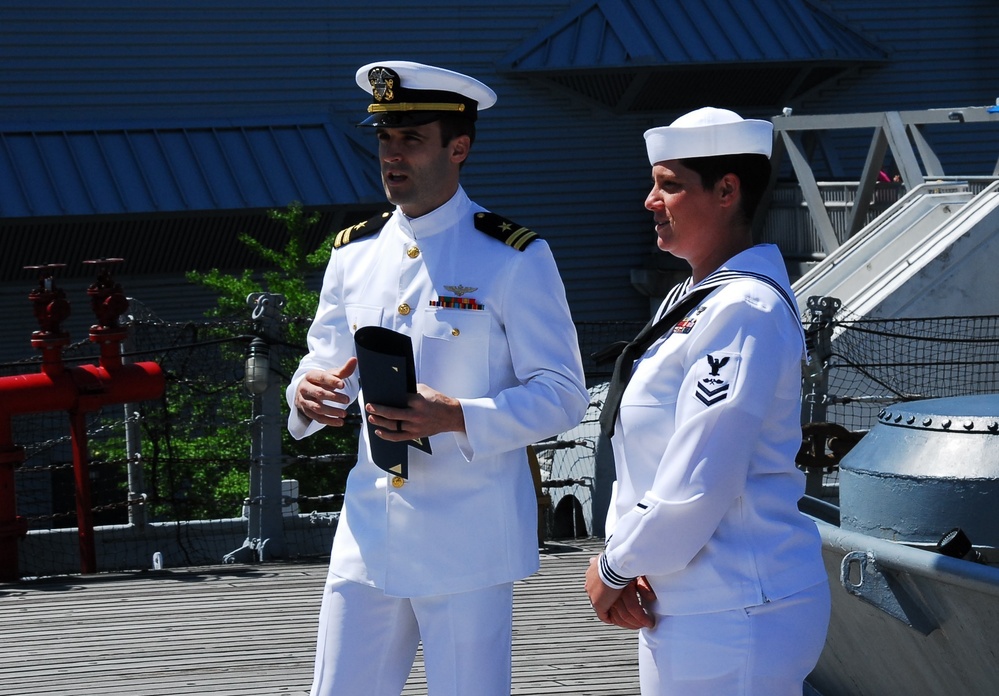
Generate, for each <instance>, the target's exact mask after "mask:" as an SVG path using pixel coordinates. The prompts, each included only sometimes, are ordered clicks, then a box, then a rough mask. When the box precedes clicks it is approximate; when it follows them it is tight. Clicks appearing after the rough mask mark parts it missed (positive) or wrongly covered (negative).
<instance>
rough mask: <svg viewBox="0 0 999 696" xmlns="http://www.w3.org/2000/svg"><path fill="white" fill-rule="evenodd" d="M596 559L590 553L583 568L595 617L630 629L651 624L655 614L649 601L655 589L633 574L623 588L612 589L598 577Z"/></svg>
mask: <svg viewBox="0 0 999 696" xmlns="http://www.w3.org/2000/svg"><path fill="white" fill-rule="evenodd" d="M598 562H599V557H598V556H594V557H593V558H591V559H590V566H589V567H588V568H587V569H586V594H588V595H589V597H590V605H591V606H592V607H593V611H594V612H596V615H597V618H598V619H600V620H601V621H603V622H604V623H609V624H613V625H614V626H620V627H621V628H629V629H632V630H637V629H639V628H652V627H653V626H655V623H656V621H655V617H654V615H653V614H652V610H651V609H650V606H649V605H650V604H651V603H652V602H653V601H654V600H655V598H656V593H655V592H654V591H653V589H652V587H651V586H650V585H649V582H648V580H646V579H645V578H644V577H642V578H636V579H635V580H632V581H631V582H630V583H629V584H628V585H627V586H625V587H624V588H622V589H620V590H618V589H615V588H613V587H611V586H609V585H606V584H604V581H603V580H601V579H600V572H599V571H598V570H597V565H598Z"/></svg>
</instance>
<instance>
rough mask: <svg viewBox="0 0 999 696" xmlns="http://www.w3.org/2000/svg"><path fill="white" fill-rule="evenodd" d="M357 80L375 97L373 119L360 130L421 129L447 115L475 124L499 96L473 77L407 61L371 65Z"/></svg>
mask: <svg viewBox="0 0 999 696" xmlns="http://www.w3.org/2000/svg"><path fill="white" fill-rule="evenodd" d="M355 80H356V81H357V86H358V87H360V88H361V89H363V90H364V91H365V92H367V93H368V94H370V95H371V97H372V103H371V105H370V106H368V114H369V116H368V117H367V118H366V119H364V120H363V121H361V123H359V124H357V125H359V126H376V127H383V128H399V127H401V126H419V125H423V124H424V123H430V122H432V121H436V120H437V119H439V118H440V117H441V116H442V115H443V114H445V113H456V114H459V115H461V116H464V117H465V118H468V119H471V120H472V121H474V120H475V119H476V118H477V117H478V112H479V111H481V110H482V109H488V108H489V107H490V106H492V105H493V104H495V103H496V93H495V92H493V91H492V90H491V89H489V87H487V86H486V85H484V84H482V83H481V82H479V81H478V80H476V79H475V78H473V77H469V76H468V75H462V74H461V73H458V72H454V71H453V70H445V69H444V68H438V67H434V66H433V65H423V64H422V63H413V62H410V61H406V60H385V61H379V62H377V63H368V64H367V65H365V66H362V67H361V68H359V69H358V71H357V74H356V75H355Z"/></svg>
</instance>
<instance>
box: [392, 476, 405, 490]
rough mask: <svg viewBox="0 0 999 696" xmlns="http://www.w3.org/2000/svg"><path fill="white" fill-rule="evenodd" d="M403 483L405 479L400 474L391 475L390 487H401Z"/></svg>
mask: <svg viewBox="0 0 999 696" xmlns="http://www.w3.org/2000/svg"><path fill="white" fill-rule="evenodd" d="M405 485H406V479H404V478H403V477H402V476H393V477H392V487H393V488H402V487H403V486H405Z"/></svg>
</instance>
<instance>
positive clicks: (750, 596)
mask: <svg viewBox="0 0 999 696" xmlns="http://www.w3.org/2000/svg"><path fill="white" fill-rule="evenodd" d="M646 142H647V147H648V153H649V161H650V163H651V164H652V165H653V172H652V174H653V177H652V178H653V186H652V191H651V192H650V194H649V196H648V198H647V199H646V208H648V209H649V210H650V211H652V213H653V215H654V219H655V222H656V230H657V237H658V244H659V247H660V248H661V249H663V250H664V251H669V252H671V253H673V254H674V255H676V256H679V257H681V258H684V259H686V260H687V261H688V262H689V263H690V265H691V269H692V271H693V275H692V278H691V279H689V280H688V281H686V282H685V283H683V284H681V285H679V286H677V287H676V288H674V290H673V291H672V292H671V293H670V295H669V296H668V297H667V298H666V300H665V301H664V303H663V306H662V308H661V309H660V315H669V314H672V315H673V316H671V317H668V319H667V321H666V324H668V325H669V326H667V327H666V331H665V333H664V334H663V335H660V336H658V337H655V338H651V341H652V342H651V345H648V346H647V349H645V350H644V352H643V353H640V354H639V357H638V358H637V359H635V360H634V362H633V363H631V362H630V361H629V363H628V364H625V363H623V362H620V361H619V365H617V366H616V372H620V375H621V379H620V381H619V385H618V386H620V385H621V384H622V383H623V384H626V385H627V387H626V388H625V389H623V391H621V392H619V393H620V405H619V408H617V409H614V410H612V411H608V412H605V414H604V417H603V418H602V426H603V427H604V430H605V432H606V433H607V434H611V435H612V439H611V442H612V445H613V450H614V458H615V466H616V468H617V482H616V489H615V492H614V496H613V500H612V503H611V507H610V510H609V512H608V515H607V524H606V530H607V534H608V539H607V544H606V548H605V550H604V552H603V553H602V554H601V555H600V556H599V557H598V558H597V559H594V561H593V562H592V563H591V566H590V569H589V570H588V572H587V580H586V587H587V592H588V593H589V595H590V599H591V602H592V603H593V605H594V609H595V610H596V612H597V614H598V616H600V618H601V619H603V620H604V621H606V622H608V623H614V624H617V625H621V626H625V627H629V628H638V629H639V671H640V679H641V685H642V694H643V696H653V695H655V696H658V695H663V696H665V695H667V694H677V695H680V694H682V695H683V696H699V695H703V696H716V695H717V696H722V695H723V696H750V695H752V696H791V694H794V695H795V696H800V695H801V693H802V681H803V680H804V678H805V677H806V676H807V674H808V673H809V672H810V671H811V669H812V668H813V667H814V665H815V663H816V661H817V660H818V657H819V653H820V652H821V650H822V646H823V644H824V640H825V634H826V629H827V624H828V618H829V589H828V584H827V579H826V573H825V570H824V567H823V564H822V558H821V541H820V538H819V535H818V532H817V530H816V527H815V525H814V523H813V522H812V521H811V520H809V519H808V518H807V517H805V516H804V515H802V514H801V513H800V512H799V511H798V508H797V502H798V500H799V498H800V497H801V496H802V494H803V493H804V476H803V474H802V473H801V472H800V471H798V470H797V469H796V467H795V465H794V458H795V454H796V453H797V451H798V449H799V447H800V445H801V428H800V420H799V419H800V394H801V391H800V389H801V360H802V358H803V357H804V355H805V345H804V334H803V332H802V328H801V324H800V321H799V320H798V315H797V307H796V305H795V302H794V300H793V299H792V298H793V294H792V292H791V289H790V283H789V280H788V277H787V273H786V271H785V267H784V263H783V259H782V258H781V255H780V253H779V252H778V250H777V248H776V247H774V246H772V245H755V246H754V245H753V243H752V235H751V231H750V221H751V220H752V217H753V214H754V212H755V209H756V207H757V202H758V201H759V198H760V196H761V195H762V193H763V191H764V189H765V186H766V183H767V181H768V179H769V159H768V158H769V155H770V151H771V143H772V125H771V124H770V123H769V122H768V121H751V120H743V119H742V118H741V117H739V116H738V115H737V114H734V113H733V112H731V111H727V110H723V109H713V108H705V109H699V110H697V111H695V112H692V113H690V114H687V115H685V116H682V117H680V118H679V119H677V120H676V121H675V122H674V123H673V124H672V125H671V126H668V127H664V128H656V129H652V130H650V131H648V132H647V133H646ZM695 293H701V294H699V295H698V296H697V297H694V298H693V301H692V302H690V303H688V304H686V305H684V301H685V298H687V297H691V296H692V295H694V294H695ZM677 306H681V307H682V309H681V310H680V311H679V312H671V310H672V308H673V307H677ZM674 317H675V318H674ZM610 391H611V392H613V391H616V389H615V387H614V386H612V388H611V390H610ZM610 401H611V399H610V397H608V402H610ZM605 408H606V407H605Z"/></svg>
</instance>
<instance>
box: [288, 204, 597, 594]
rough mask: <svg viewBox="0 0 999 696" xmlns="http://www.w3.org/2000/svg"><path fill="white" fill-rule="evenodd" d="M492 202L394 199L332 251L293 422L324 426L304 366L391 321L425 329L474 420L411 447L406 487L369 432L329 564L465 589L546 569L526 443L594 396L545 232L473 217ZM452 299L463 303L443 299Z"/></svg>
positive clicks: (425, 366) (392, 582)
mask: <svg viewBox="0 0 999 696" xmlns="http://www.w3.org/2000/svg"><path fill="white" fill-rule="evenodd" d="M483 211H484V209H483V208H481V207H480V206H478V205H476V204H474V203H472V201H470V200H469V199H468V197H467V196H466V195H465V192H464V191H463V190H462V189H460V188H459V190H458V192H457V193H456V194H455V196H454V197H453V198H452V199H451V200H450V201H449V202H448V203H446V204H445V205H443V206H441V207H440V208H438V209H437V210H435V211H433V212H431V213H428V214H427V215H424V216H422V217H419V218H415V219H409V218H407V217H406V216H405V215H404V214H403V213H402V212H401V211H400V210H398V209H396V211H395V212H394V213H393V214H392V216H391V218H390V219H389V220H388V221H387V222H386V223H385V225H384V227H383V228H382V229H381V230H380V231H379V232H377V233H376V234H374V235H372V236H369V237H365V238H361V239H356V240H355V241H351V242H350V243H348V244H346V245H344V246H342V247H340V248H339V249H334V250H333V252H332V256H331V258H330V261H329V265H328V267H327V269H326V275H325V278H324V280H323V288H322V294H321V297H320V301H319V308H318V311H317V313H316V317H315V319H314V322H313V324H312V327H311V328H310V330H309V336H308V348H309V353H308V354H307V355H306V356H305V358H303V360H302V361H301V364H300V366H299V368H298V370H297V371H296V373H295V375H294V376H293V378H292V381H291V385H290V386H289V387H288V392H287V395H288V401H289V403H290V404H292V409H291V411H292V413H291V416H290V418H289V422H288V428H289V430H290V432H291V434H292V435H293V436H294V437H296V438H302V437H305V436H306V435H309V434H311V433H312V432H314V431H316V430H318V429H319V427H321V426H319V425H318V424H316V423H313V422H311V421H306V420H304V419H302V418H301V417H300V416H299V415H298V413H297V411H296V410H295V408H294V405H293V399H294V394H295V387H296V386H297V384H298V382H299V381H300V380H301V378H302V375H303V374H304V373H305V372H306V371H308V370H311V369H324V370H325V369H329V368H333V367H338V366H340V365H343V364H344V362H346V360H347V359H348V358H349V357H351V356H352V355H354V342H353V332H355V331H356V330H357V329H358V328H360V327H363V326H383V327H387V328H390V329H393V330H395V331H399V332H401V333H404V334H408V335H409V336H410V337H411V338H412V341H413V353H414V358H415V363H416V376H417V381H418V382H422V383H424V384H427V385H428V386H430V387H432V388H434V389H436V390H438V391H439V392H441V393H443V394H446V395H448V396H451V397H455V398H457V399H458V400H459V401H460V403H461V407H462V411H463V413H464V418H465V427H466V432H465V433H464V434H460V433H453V432H451V433H441V434H439V435H435V436H433V437H431V438H430V444H431V446H432V448H433V454H432V455H428V454H426V453H424V452H421V451H418V450H416V449H415V448H412V447H411V448H409V479H408V480H407V481H406V482H405V484H404V485H403V486H402V487H399V488H396V487H393V485H392V484H391V482H390V478H391V477H390V476H388V475H387V474H386V472H384V471H382V470H381V469H379V468H378V467H376V466H375V465H374V464H373V463H372V462H371V459H370V454H369V448H368V445H367V429H366V428H362V430H361V431H362V441H361V443H360V446H359V450H360V451H359V453H358V461H357V465H356V466H355V467H354V468H353V469H352V470H351V472H350V475H349V477H348V480H347V490H346V499H345V502H344V506H343V511H342V514H341V517H340V520H339V524H338V527H337V532H336V535H335V538H334V541H333V552H332V557H331V564H330V568H331V570H332V572H334V573H335V574H336V575H339V576H341V577H343V578H346V579H349V580H354V581H356V582H360V583H365V584H368V585H373V586H375V587H379V588H382V589H383V590H384V591H385V592H386V593H387V594H390V595H394V596H402V597H416V596H426V595H440V594H448V593H454V592H464V591H469V590H473V589H478V588H482V587H487V586H491V585H496V584H499V583H505V582H512V581H514V580H516V579H520V578H523V577H526V576H528V575H530V574H531V573H533V572H534V571H535V570H537V568H538V548H537V545H538V544H537V498H536V495H535V492H534V484H533V479H532V476H531V472H530V469H529V466H528V463H527V458H526V452H525V447H526V446H527V445H528V444H531V443H533V442H537V441H538V440H542V439H544V438H546V437H550V436H552V435H555V434H557V433H560V432H563V431H565V430H568V429H569V428H572V427H573V426H575V425H576V424H578V423H579V421H580V420H581V419H582V417H583V414H584V413H585V411H586V408H587V405H588V402H589V396H588V394H587V391H586V388H585V386H584V380H583V369H582V363H581V360H580V357H579V348H578V343H577V339H576V331H575V327H574V325H573V323H572V319H571V317H570V315H569V309H568V305H567V303H566V298H565V290H564V288H563V286H562V281H561V279H560V277H559V274H558V269H557V268H556V266H555V261H554V259H553V257H552V254H551V251H550V249H549V248H548V245H547V244H546V243H545V242H544V241H542V240H540V239H535V240H534V241H533V243H531V244H530V245H529V246H527V247H526V248H524V249H523V251H518V250H517V249H514V248H512V247H511V246H508V245H507V244H504V243H503V242H502V241H499V240H498V239H496V238H493V237H491V236H489V235H487V234H485V233H483V232H481V231H479V230H478V229H476V228H475V226H474V218H473V216H474V215H475V214H476V213H478V212H483ZM454 298H457V299H458V300H462V301H464V302H465V307H457V306H446V305H449V304H450V305H456V304H460V302H457V301H455V300H454ZM469 300H473V301H474V304H473V303H471V302H469ZM434 303H436V305H435V304H434ZM475 307H477V308H475ZM360 387H361V385H359V384H358V377H357V373H356V372H355V374H354V375H353V376H352V377H351V378H350V380H349V383H348V386H347V390H346V391H347V393H348V395H349V396H350V398H351V399H354V398H360V399H361V401H362V403H363V392H361V393H359V388H360Z"/></svg>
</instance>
